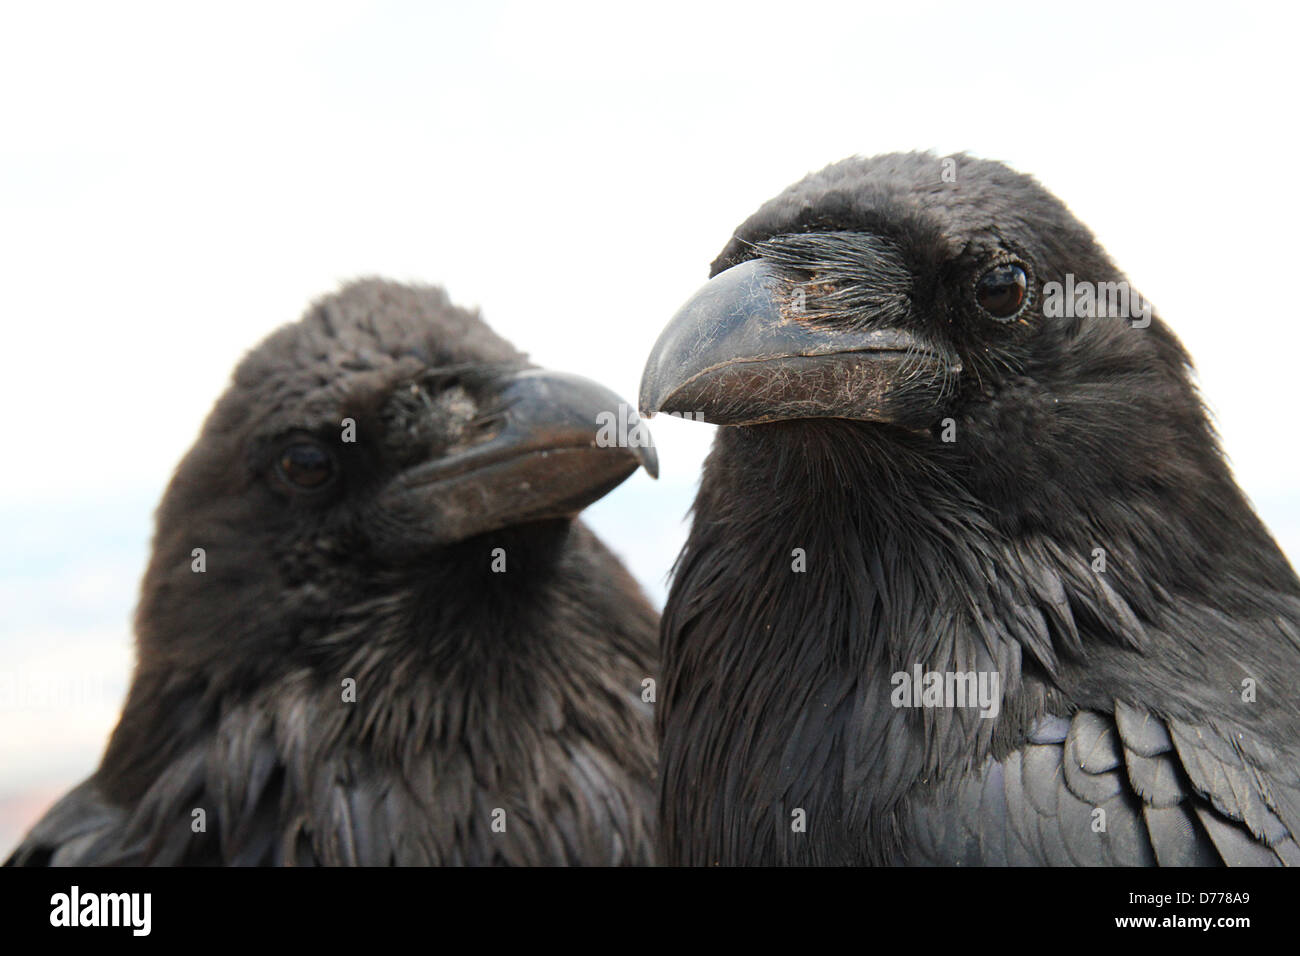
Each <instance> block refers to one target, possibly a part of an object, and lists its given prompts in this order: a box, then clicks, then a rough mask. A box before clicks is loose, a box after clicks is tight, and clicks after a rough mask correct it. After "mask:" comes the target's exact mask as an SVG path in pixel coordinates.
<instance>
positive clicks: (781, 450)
mask: <svg viewBox="0 0 1300 956" xmlns="http://www.w3.org/2000/svg"><path fill="white" fill-rule="evenodd" d="M954 179H955V181H954ZM712 276H713V278H712V279H711V281H710V282H709V283H708V284H707V285H706V286H704V288H703V290H702V291H701V292H700V293H699V294H698V295H697V296H696V297H695V298H693V299H692V300H690V301H689V302H688V303H687V305H686V306H685V307H683V309H682V311H681V312H680V313H679V314H678V315H677V317H676V318H675V319H674V320H673V321H672V323H671V324H670V325H669V326H668V328H667V329H666V330H665V331H664V333H663V335H662V336H661V338H660V340H659V342H658V343H657V344H656V346H655V348H654V351H653V354H652V355H651V356H650V359H649V361H648V363H647V366H646V373H645V378H644V379H643V382H642V391H641V408H642V411H643V413H650V414H653V413H655V412H678V413H693V414H695V415H698V416H700V417H702V418H703V419H704V420H706V421H710V422H715V423H718V424H720V425H721V426H723V427H721V428H719V429H718V433H717V436H716V439H715V443H714V446H713V450H712V452H711V453H710V455H709V458H708V460H707V463H706V465H705V468H704V473H703V477H702V480H701V486H700V490H699V494H698V497H697V498H696V501H695V506H694V522H693V526H692V529H691V533H690V537H689V540H688V542H687V544H686V546H685V548H684V550H683V552H682V554H681V556H680V557H679V559H678V563H677V566H676V569H675V573H674V581H673V584H672V589H671V593H670V596H669V599H668V604H667V607H666V608H665V611H664V616H663V621H662V625H661V645H660V650H661V658H662V672H663V677H662V683H661V685H660V695H659V696H660V699H659V703H658V704H657V705H656V706H657V708H658V711H657V715H656V720H657V725H658V731H659V734H660V781H661V800H660V827H661V830H660V850H661V856H660V862H661V863H669V864H714V863H722V864H736V863H811V864H846V863H848V864H852V863H871V864H885V863H944V864H1164V865H1177V864H1211V863H1219V862H1223V863H1228V864H1276V863H1296V862H1300V849H1298V848H1297V844H1296V839H1297V836H1300V701H1298V699H1297V685H1296V674H1297V673H1300V582H1297V579H1296V575H1295V573H1294V571H1293V570H1292V569H1291V567H1290V566H1289V564H1288V563H1287V561H1286V559H1285V557H1284V556H1283V555H1282V553H1281V552H1280V551H1279V549H1278V547H1277V545H1276V544H1275V543H1274V541H1273V539H1272V538H1271V537H1270V535H1269V533H1268V531H1267V530H1266V529H1265V528H1264V526H1263V525H1262V524H1261V522H1260V521H1259V519H1258V518H1257V517H1256V516H1255V514H1254V513H1253V512H1252V510H1251V507H1250V505H1249V504H1248V502H1247V500H1246V498H1245V497H1244V496H1243V494H1242V492H1241V491H1240V490H1239V489H1238V487H1237V485H1236V484H1235V482H1234V480H1233V478H1232V476H1231V473H1230V471H1229V468H1228V466H1227V464H1226V463H1225V461H1224V458H1223V456H1222V454H1221V452H1220V450H1219V446H1218V443H1217V439H1216V437H1215V435H1214V433H1213V431H1212V429H1211V427H1210V424H1209V422H1208V421H1207V417H1206V413H1205V411H1204V409H1203V408H1202V405H1201V402H1200V399H1199V397H1198V395H1197V392H1196V389H1195V387H1194V386H1193V384H1192V380H1191V368H1190V362H1189V359H1188V357H1187V355H1186V353H1185V352H1184V350H1183V348H1182V346H1181V345H1180V344H1179V342H1178V340H1177V339H1176V338H1175V336H1174V335H1173V333H1172V332H1170V330H1169V329H1168V327H1166V326H1165V325H1164V324H1163V323H1162V322H1161V321H1160V320H1159V319H1158V318H1155V317H1153V316H1151V314H1150V312H1149V311H1148V309H1149V307H1148V306H1147V304H1146V303H1145V301H1144V300H1142V299H1141V298H1140V297H1138V296H1137V295H1136V293H1134V292H1133V291H1132V290H1131V289H1129V287H1128V286H1127V284H1126V280H1125V279H1124V276H1123V274H1122V273H1120V271H1119V270H1118V269H1117V268H1116V267H1115V266H1114V265H1113V264H1112V263H1111V261H1110V259H1109V258H1108V257H1107V256H1106V254H1105V253H1104V252H1103V250H1102V249H1101V248H1100V247H1099V246H1098V244H1097V243H1096V241H1095V240H1094V239H1093V237H1092V235H1091V234H1090V233H1089V231H1088V230H1087V229H1086V228H1085V227H1084V226H1083V225H1081V224H1080V223H1079V222H1078V220H1076V219H1075V218H1074V216H1072V215H1071V214H1070V212H1069V211H1068V210H1067V209H1066V207H1065V206H1064V205H1063V204H1062V203H1061V202H1060V201H1059V200H1057V199H1056V198H1055V197H1053V196H1052V195H1051V194H1050V193H1048V192H1047V191H1046V190H1045V189H1043V188H1042V187H1041V186H1040V185H1039V184H1038V183H1036V182H1035V181H1034V180H1033V179H1032V178H1030V177H1028V176H1024V175H1020V174H1017V173H1015V172H1013V171H1012V170H1010V169H1008V168H1007V167H1005V166H1003V165H1001V164H998V163H994V162H987V161H980V160H975V159H971V158H967V157H961V156H959V157H950V158H947V159H946V160H945V159H941V158H939V157H936V156H932V155H928V154H902V155H887V156H880V157H876V158H872V159H861V158H855V159H850V160H846V161H844V162H841V163H837V164H835V165H832V166H830V167H829V168H827V169H825V170H823V171H821V172H818V173H815V174H812V175H810V176H808V177H807V178H805V179H804V180H803V181H801V182H799V183H798V184H796V185H794V186H792V187H790V188H789V189H787V190H786V191H785V192H783V193H781V194H780V195H779V196H777V197H776V198H775V199H773V200H771V201H770V202H768V203H767V204H765V205H764V206H762V207H761V208H760V209H759V210H758V212H756V213H755V214H754V215H753V216H751V217H750V218H749V219H748V220H747V221H746V222H745V223H744V224H743V225H741V227H740V228H739V230H738V231H737V232H736V234H735V235H734V237H733V238H732V239H731V241H730V242H729V243H728V244H727V246H726V247H725V248H724V249H723V251H722V254H721V255H720V256H719V257H718V259H717V260H716V261H715V262H714V263H713V268H712ZM1090 298H1091V302H1090V301H1089V299H1090ZM1240 321H1246V319H1245V317H1244V316H1243V317H1241V318H1240ZM1255 321H1256V322H1258V321H1262V320H1260V319H1258V318H1257V319H1256V320H1255ZM932 673H933V674H934V675H935V676H934V677H931V676H928V675H930V674H932ZM918 677H919V678H920V681H919V682H918V681H917V678H918ZM980 681H984V682H985V683H983V684H980V683H979V682H980ZM977 688H980V689H983V690H987V691H990V692H996V693H989V694H988V695H987V698H988V704H989V705H988V706H985V707H982V708H980V707H973V706H971V704H972V700H971V698H972V697H973V696H977ZM918 705H919V706H918ZM935 705H937V706H935Z"/></svg>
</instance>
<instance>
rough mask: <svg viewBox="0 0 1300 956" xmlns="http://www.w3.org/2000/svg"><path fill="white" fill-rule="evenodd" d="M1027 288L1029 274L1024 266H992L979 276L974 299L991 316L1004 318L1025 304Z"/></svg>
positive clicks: (1012, 264) (1013, 264) (1007, 317)
mask: <svg viewBox="0 0 1300 956" xmlns="http://www.w3.org/2000/svg"><path fill="white" fill-rule="evenodd" d="M1028 289H1029V276H1028V275H1027V274H1026V273H1025V270H1024V267H1023V266H1019V265H1016V264H1015V263H1008V264H1007V265H1001V266H994V267H993V268H992V269H990V270H989V271H988V272H986V273H984V275H982V276H980V280H979V282H978V283H977V284H976V286H975V299H976V301H978V302H979V305H980V308H981V309H983V310H984V311H985V312H987V313H988V314H989V315H991V316H992V317H993V318H995V319H1002V320H1006V319H1010V318H1012V317H1014V316H1015V315H1016V314H1017V313H1018V312H1019V311H1020V308H1021V306H1023V305H1024V304H1025V297H1026V294H1027V292H1028Z"/></svg>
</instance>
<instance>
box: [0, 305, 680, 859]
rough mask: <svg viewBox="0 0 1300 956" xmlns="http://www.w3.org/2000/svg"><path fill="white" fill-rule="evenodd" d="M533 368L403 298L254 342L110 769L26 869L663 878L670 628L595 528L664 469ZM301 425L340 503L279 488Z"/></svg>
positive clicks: (68, 809)
mask: <svg viewBox="0 0 1300 956" xmlns="http://www.w3.org/2000/svg"><path fill="white" fill-rule="evenodd" d="M527 368H528V363H527V361H526V359H525V358H524V356H522V355H521V354H520V353H518V352H516V351H515V349H514V348H513V347H511V346H510V345H509V344H508V343H506V342H505V341H504V340H502V339H500V338H499V337H497V336H496V335H495V334H494V333H493V332H492V331H491V330H490V329H489V328H488V327H487V326H486V325H485V324H484V323H483V322H482V321H481V320H480V319H479V318H478V317H477V315H476V314H474V313H471V312H467V311H465V310H462V309H459V308H457V307H455V306H453V305H452V304H451V303H450V302H449V301H448V299H447V297H446V295H445V294H444V293H443V292H442V291H441V290H440V289H436V288H432V287H415V286H404V285H398V284H395V283H389V282H383V281H378V280H367V281H363V282H358V283H353V284H351V285H349V286H347V287H346V288H344V289H343V290H341V291H340V292H338V293H337V294H335V295H331V296H328V297H326V298H324V299H322V300H321V301H320V302H318V303H317V304H316V305H315V306H313V307H312V308H311V309H310V310H309V312H308V313H307V315H306V316H305V317H304V318H303V320H302V321H300V322H298V323H295V324H292V325H289V326H286V327H284V328H282V329H281V330H279V331H277V332H276V333H274V334H273V335H272V336H270V337H269V338H268V339H267V340H266V341H265V342H264V343H262V344H261V345H260V346H259V347H258V348H256V349H255V350H254V351H252V352H251V353H250V354H249V355H248V356H247V357H246V358H245V359H244V360H243V361H242V362H241V363H240V365H239V367H238V368H237V369H236V371H235V373H234V378H233V381H232V384H231V386H230V388H229V390H228V391H227V392H226V394H225V395H224V396H223V397H222V398H221V400H220V401H219V402H218V403H217V406H216V408H215V409H214V410H213V412H212V414H211V416H210V417H209V419H208V421H207V423H206V424H205V425H204V428H203V430H202V432H201V433H200V435H199V439H198V441H197V442H196V444H195V446H194V448H193V449H192V450H191V451H190V452H189V454H188V455H187V456H186V458H185V459H184V460H183V461H182V462H181V464H180V466H179V467H178V469H177V472H176V475H175V477H174V479H173V481H172V483H171V485H170V486H169V488H168V491H167V493H166V495H165V496H164V499H163V501H162V504H161V505H160V507H159V510H158V514H157V530H156V534H155V538H154V550H153V556H152V560H151V563H150V566H149V569H148V572H147V574H146V576H145V579H144V584H143V588H142V594H141V600H140V605H139V608H138V611H137V619H136V631H137V644H138V660H137V666H136V672H135V676H134V680H133V683H132V687H131V690H130V694H129V697H128V700H127V702H126V706H125V709H124V711H123V714H122V717H121V721H120V723H119V725H118V727H117V729H116V730H115V732H114V734H113V736H112V739H111V740H110V742H109V745H108V749H107V752H106V754H105V756H104V758H103V762H102V764H101V766H100V767H99V769H98V770H97V771H96V773H95V774H94V775H93V776H92V777H90V779H88V780H87V781H86V782H85V783H83V784H82V785H81V786H80V787H78V788H77V789H76V790H74V791H72V792H71V793H70V794H69V795H67V796H66V797H65V798H64V799H63V800H61V801H60V802H59V803H58V804H57V805H56V806H55V807H54V808H53V809H52V810H50V811H49V813H48V814H47V815H46V816H45V817H44V819H42V820H41V821H40V822H39V823H37V825H36V826H35V828H34V829H33V830H32V832H31V833H30V834H29V835H28V836H27V837H26V839H25V840H24V841H23V843H22V844H21V845H20V846H19V847H18V849H17V850H16V851H15V853H14V855H13V856H12V857H11V859H10V863H15V864H26V865H40V864H49V863H52V864H117V863H127V864H138V863H148V864H161V865H168V864H217V863H221V864H235V865H251V864H304V863H306V864H330V865H334V864H362V865H381V864H390V863H395V864H559V863H582V864H628V863H647V862H649V861H650V859H651V851H652V846H651V840H652V837H651V832H652V821H653V815H654V805H653V793H652V787H653V784H652V779H653V766H654V746H653V739H652V727H651V718H650V710H649V705H648V704H645V703H643V702H642V700H641V693H642V681H643V680H645V679H646V678H648V677H652V676H653V674H654V668H655V651H654V641H655V625H656V615H655V613H654V611H653V610H652V609H651V608H650V606H649V605H648V604H647V602H646V601H645V599H644V597H643V595H642V594H641V591H640V589H639V587H638V586H637V585H636V583H635V582H634V581H633V580H632V578H631V577H630V576H629V575H628V573H627V572H626V571H625V570H624V568H623V567H622V565H621V564H620V563H619V561H618V560H617V559H616V558H615V557H614V556H613V555H612V554H611V553H610V552H609V551H608V550H607V549H606V548H605V547H604V546H603V545H602V544H601V542H600V541H599V540H597V539H596V538H595V537H594V536H593V535H592V534H591V533H590V532H589V531H588V530H587V529H586V528H585V527H584V526H583V525H582V523H581V522H579V521H577V520H573V519H572V518H571V514H572V513H573V512H575V511H576V510H577V509H578V508H580V507H581V506H582V504H584V503H586V502H587V501H590V500H593V499H594V498H596V497H599V495H600V494H602V493H604V491H605V490H608V488H609V487H612V485H613V484H617V483H618V482H619V481H621V480H622V479H623V478H625V477H626V476H627V475H628V474H630V473H631V472H632V471H633V470H635V468H636V467H637V460H636V459H640V460H642V461H646V462H647V467H651V466H652V458H651V459H647V458H646V457H645V455H646V453H645V452H637V453H635V454H633V453H630V452H629V451H628V450H627V449H617V448H608V449H604V448H601V449H597V448H595V447H594V442H592V441H591V438H592V437H593V436H594V434H595V430H596V422H595V420H594V418H593V419H592V420H587V419H586V418H585V417H584V414H585V413H584V412H583V410H582V409H581V408H578V407H576V406H573V407H570V406H567V405H565V402H566V401H569V400H570V399H572V400H573V401H574V402H578V403H579V404H580V403H581V402H582V401H586V400H588V399H591V400H594V401H600V400H603V397H604V393H601V392H600V391H599V389H598V388H597V387H596V386H594V383H585V380H583V381H579V380H577V379H573V378H572V377H567V378H566V377H563V376H559V377H556V376H551V377H541V378H539V377H538V373H533V372H529V371H526V369H527ZM518 395H531V396H533V398H534V399H535V403H534V404H532V405H529V406H528V407H524V408H511V407H505V406H504V404H503V403H508V401H509V400H510V397H511V396H518ZM593 396H594V398H593ZM609 397H611V398H612V397H613V396H612V395H610V396H609ZM551 399H554V403H553V405H552V404H548V403H550V402H551ZM539 404H540V405H541V406H544V407H541V408H540V410H539ZM548 409H552V411H548ZM548 415H550V416H551V417H550V418H548ZM552 419H553V421H552ZM345 420H350V421H352V422H353V423H354V425H355V443H348V444H345V443H343V440H342V438H341V435H342V434H343V431H342V428H343V427H344V422H345ZM521 422H522V423H523V424H519V423H521ZM512 423H513V424H512ZM584 427H585V428H588V429H589V430H590V433H591V434H590V435H587V436H586V437H585V438H584V436H583V429H584ZM512 429H515V431H512ZM516 432H518V434H516ZM298 435H302V436H308V438H310V440H311V441H316V442H319V447H322V448H326V449H328V450H330V453H331V454H335V455H337V457H338V460H339V463H340V464H339V466H338V467H339V473H338V475H337V477H336V478H335V479H334V480H333V483H332V484H331V485H330V486H329V487H327V488H326V489H325V490H323V491H321V492H320V493H316V492H315V491H311V492H308V493H300V492H299V491H296V490H289V489H287V488H286V486H285V485H284V480H283V476H282V475H280V473H278V472H277V471H276V468H277V464H276V462H277V454H278V452H277V449H279V448H282V447H284V446H285V443H286V441H290V442H292V441H294V440H296V439H295V438H294V437H293V436H298ZM285 436H288V438H286V437H285ZM502 436H505V439H508V444H507V445H506V446H504V447H502V448H498V447H497V444H499V443H500V442H501V441H502V440H503V438H502ZM565 442H568V444H567V445H566V444H565ZM575 442H576V443H577V445H578V446H581V447H570V446H572V445H573V444H574V443H575ZM485 449H486V450H487V452H489V453H490V454H487V455H485V452H484V450H485ZM538 449H540V452H539V451H538ZM566 456H569V457H576V459H577V460H579V463H580V466H581V467H577V468H574V467H572V466H570V465H566V464H565V462H566V461H567V460H568V458H567V457H566ZM449 465H450V466H454V467H450V469H448V466H449ZM431 468H432V469H434V470H433V471H432V472H431V471H430V469H431ZM438 469H441V470H438ZM448 470H450V472H454V474H451V475H450V477H447V476H444V474H443V472H445V471H448ZM466 475H468V476H469V481H470V484H469V485H468V486H467V485H466V483H465V482H466V477H465V476H466ZM547 482H552V483H554V482H562V483H565V484H564V487H559V488H552V487H550V486H549V485H548V484H547ZM448 502H451V503H452V504H448ZM453 505H454V507H453ZM502 514H508V515H510V517H509V518H506V517H502V516H501V515H502ZM503 524H505V526H501V525H503ZM467 529H468V530H469V532H470V533H469V536H468V537H460V535H462V534H465V533H466V532H467ZM198 547H201V548H203V549H204V550H205V560H206V569H205V570H204V571H203V572H202V573H196V572H195V570H194V567H193V558H192V551H193V549H194V548H198ZM497 549H501V551H500V558H501V559H502V560H504V561H505V564H504V566H503V567H504V573H501V572H502V566H500V565H497V557H498V553H497ZM494 565H496V566H495V567H494ZM347 681H352V682H354V699H353V700H348V699H347V687H346V682H347ZM199 811H201V815H202V821H201V822H202V824H203V826H202V827H201V828H200V827H199V826H198V825H197V824H198V823H199V816H198V815H197V812H199Z"/></svg>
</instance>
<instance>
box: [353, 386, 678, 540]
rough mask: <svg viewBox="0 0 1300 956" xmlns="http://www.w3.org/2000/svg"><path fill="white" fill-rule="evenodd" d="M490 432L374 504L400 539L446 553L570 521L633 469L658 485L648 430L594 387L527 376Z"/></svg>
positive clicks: (419, 470)
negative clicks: (504, 533)
mask: <svg viewBox="0 0 1300 956" xmlns="http://www.w3.org/2000/svg"><path fill="white" fill-rule="evenodd" d="M495 397H496V400H497V401H498V402H499V403H500V405H501V406H502V411H501V412H500V414H499V415H498V416H497V419H498V422H497V424H498V427H497V429H496V430H495V432H494V433H493V434H492V435H491V437H488V438H486V439H484V440H482V441H479V442H477V443H476V444H472V445H470V446H468V447H466V448H464V449H462V450H456V451H453V452H451V453H449V454H445V455H442V456H440V457H438V458H436V459H435V460H433V461H429V462H426V463H424V464H420V465H416V466H415V467H413V468H409V469H407V470H406V471H404V472H402V473H401V474H400V475H398V476H397V477H396V478H395V479H394V480H393V481H392V482H391V483H390V484H389V485H388V486H387V487H386V488H385V489H384V490H383V491H382V492H381V493H380V496H379V502H378V504H379V508H380V510H381V512H382V513H383V515H384V519H385V524H386V525H387V526H388V527H390V528H392V527H394V522H396V523H397V525H396V526H397V527H403V528H405V529H408V530H407V532H406V533H404V534H402V535H401V536H402V537H405V538H411V539H415V540H418V542H420V543H422V544H425V545H427V544H430V543H432V544H449V543H452V542H455V541H462V540H464V539H466V538H469V537H472V536H474V535H478V534H484V533H486V532H489V531H495V530H498V529H500V528H506V527H510V526H512V525H517V524H523V523H526V522H532V521H543V520H546V519H551V518H572V517H573V516H575V515H577V514H578V512H580V511H582V509H583V508H585V507H587V505H589V504H591V503H592V502H593V501H596V500H597V499H599V498H601V497H603V496H604V495H606V494H608V493H609V492H610V491H612V490H613V489H614V488H616V487H617V486H618V485H620V484H622V483H623V482H624V481H625V480H626V479H627V478H628V477H629V476H631V475H632V473H633V472H635V471H636V470H637V468H638V467H643V468H645V470H646V471H647V472H649V473H650V476H651V477H652V478H657V477H658V476H659V459H658V456H657V455H656V454H655V449H654V442H653V441H652V440H651V438H650V431H649V429H648V428H647V427H646V424H645V423H644V422H643V421H641V420H640V419H639V418H637V415H636V412H635V411H634V410H633V409H632V408H631V407H630V406H629V405H628V404H627V403H626V402H624V401H623V400H622V399H620V398H619V397H618V395H616V394H615V393H614V392H612V391H610V390H609V389H607V388H605V387H604V386H603V385H599V384H597V383H596V382H593V381H591V380H590V379H586V378H582V377H581V376H578V375H568V374H565V373H562V372H551V371H547V370H545V369H529V370H527V371H523V372H520V373H518V374H515V375H512V376H510V377H509V378H507V379H504V380H503V381H502V382H501V386H500V391H499V393H498V394H497V395H496V396H495Z"/></svg>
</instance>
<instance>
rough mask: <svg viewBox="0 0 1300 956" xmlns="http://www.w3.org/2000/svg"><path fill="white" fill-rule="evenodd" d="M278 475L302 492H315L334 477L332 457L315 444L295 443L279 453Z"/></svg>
mask: <svg viewBox="0 0 1300 956" xmlns="http://www.w3.org/2000/svg"><path fill="white" fill-rule="evenodd" d="M278 464H279V466H280V474H281V475H283V476H284V479H285V481H287V482H289V484H291V485H293V486H294V487H295V488H301V489H303V490H304V491H315V490H316V489H318V488H323V487H325V485H327V484H329V481H330V479H331V478H333V477H334V456H333V455H331V454H330V453H329V450H328V449H326V448H324V447H322V446H321V445H320V444H318V443H316V442H309V441H296V442H294V443H293V444H292V445H286V446H285V448H284V450H283V451H281V452H280V460H279V463H278Z"/></svg>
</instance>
